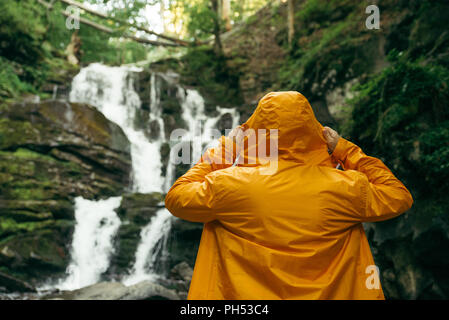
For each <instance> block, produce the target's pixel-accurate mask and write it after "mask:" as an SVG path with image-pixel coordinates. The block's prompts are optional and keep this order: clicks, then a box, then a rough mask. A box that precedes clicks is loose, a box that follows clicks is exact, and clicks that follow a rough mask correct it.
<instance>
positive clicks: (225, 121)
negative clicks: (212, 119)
mask: <svg viewBox="0 0 449 320" xmlns="http://www.w3.org/2000/svg"><path fill="white" fill-rule="evenodd" d="M215 126H216V127H217V129H218V130H220V132H221V134H222V135H225V134H226V130H231V129H234V128H232V115H231V114H230V113H225V114H223V115H222V116H221V117H220V119H218V121H217V124H216V125H215Z"/></svg>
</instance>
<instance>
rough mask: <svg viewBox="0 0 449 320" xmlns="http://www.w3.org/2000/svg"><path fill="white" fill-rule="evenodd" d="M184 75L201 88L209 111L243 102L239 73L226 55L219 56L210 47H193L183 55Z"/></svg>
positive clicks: (186, 79) (192, 83) (188, 80)
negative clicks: (228, 62) (231, 68)
mask: <svg viewBox="0 0 449 320" xmlns="http://www.w3.org/2000/svg"><path fill="white" fill-rule="evenodd" d="M183 62H184V66H185V68H184V70H183V71H182V72H183V74H182V75H183V77H184V79H185V81H186V82H187V83H188V84H191V85H194V86H197V87H199V88H200V91H201V93H202V95H203V96H204V97H205V98H206V102H207V106H206V108H208V110H207V111H214V110H215V106H216V105H220V106H222V107H225V106H233V107H234V106H236V105H240V104H241V102H242V96H241V91H240V87H239V78H238V73H237V72H236V71H235V70H230V69H229V68H228V67H227V65H226V57H224V56H220V57H217V56H216V54H215V53H214V51H213V49H211V48H210V47H206V46H204V47H197V48H191V49H190V50H189V51H188V53H187V54H186V55H185V56H184V57H183Z"/></svg>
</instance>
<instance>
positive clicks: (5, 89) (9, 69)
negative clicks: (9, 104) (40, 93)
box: [0, 56, 35, 99]
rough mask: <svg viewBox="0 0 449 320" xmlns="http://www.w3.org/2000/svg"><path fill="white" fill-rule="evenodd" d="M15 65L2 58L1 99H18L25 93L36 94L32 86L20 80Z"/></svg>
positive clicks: (0, 67)
mask: <svg viewBox="0 0 449 320" xmlns="http://www.w3.org/2000/svg"><path fill="white" fill-rule="evenodd" d="M14 65H15V64H13V62H11V61H8V60H6V59H5V58H3V57H1V56H0V99H2V98H8V97H12V98H16V97H17V96H18V95H19V94H21V93H24V92H35V89H34V88H33V86H32V85H31V84H29V83H26V82H22V81H21V80H20V78H19V77H18V76H17V71H16V70H14Z"/></svg>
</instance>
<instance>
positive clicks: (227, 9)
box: [222, 0, 232, 31]
mask: <svg viewBox="0 0 449 320" xmlns="http://www.w3.org/2000/svg"><path fill="white" fill-rule="evenodd" d="M222 14H223V15H222V18H223V20H224V21H225V28H226V31H230V30H231V28H232V26H231V0H223V9H222Z"/></svg>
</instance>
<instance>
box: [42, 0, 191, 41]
mask: <svg viewBox="0 0 449 320" xmlns="http://www.w3.org/2000/svg"><path fill="white" fill-rule="evenodd" d="M37 2H39V3H40V4H41V5H43V6H45V7H46V8H47V9H52V8H53V6H52V5H51V4H49V3H47V2H45V1H43V0H37ZM61 14H62V15H64V16H66V17H71V15H70V13H68V12H66V11H64V10H61ZM79 22H81V23H82V24H85V25H88V26H90V27H92V28H94V29H97V30H99V31H102V32H105V33H109V34H117V33H118V32H117V31H116V30H114V29H111V28H108V27H106V26H104V25H102V24H99V23H96V22H93V21H91V20H88V19H86V18H83V17H79ZM120 36H121V37H123V38H126V39H130V40H133V41H136V42H140V43H145V44H151V45H155V46H165V47H180V46H182V45H180V44H177V43H168V42H161V41H154V40H149V39H145V38H139V37H136V36H134V35H129V34H126V33H123V34H120Z"/></svg>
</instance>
